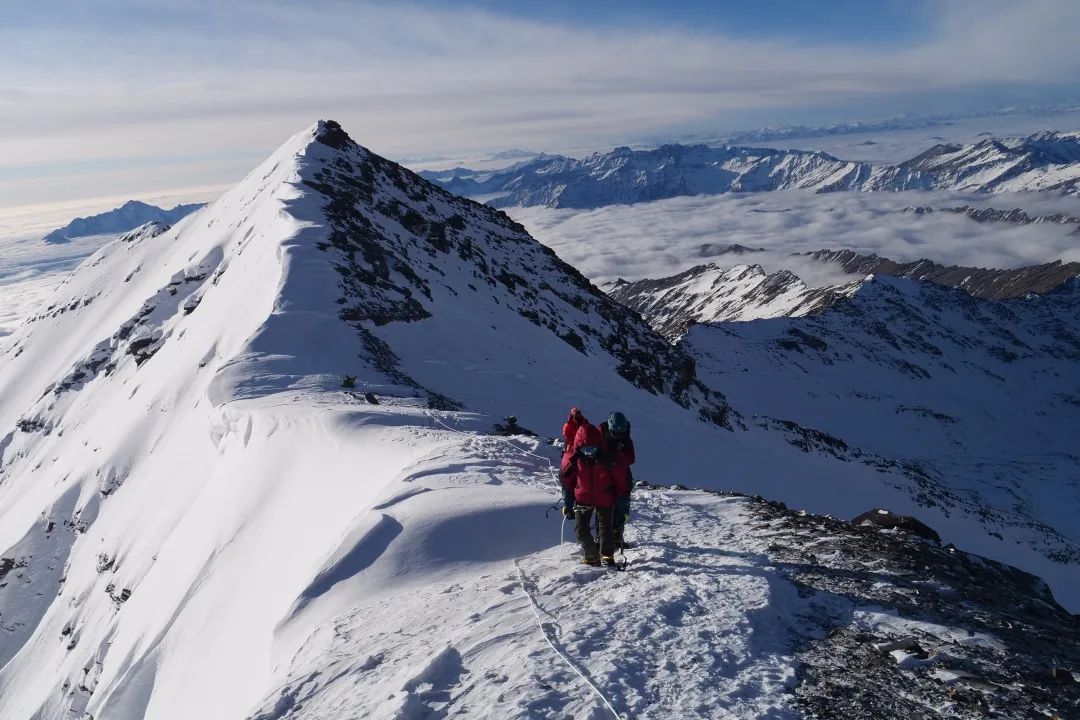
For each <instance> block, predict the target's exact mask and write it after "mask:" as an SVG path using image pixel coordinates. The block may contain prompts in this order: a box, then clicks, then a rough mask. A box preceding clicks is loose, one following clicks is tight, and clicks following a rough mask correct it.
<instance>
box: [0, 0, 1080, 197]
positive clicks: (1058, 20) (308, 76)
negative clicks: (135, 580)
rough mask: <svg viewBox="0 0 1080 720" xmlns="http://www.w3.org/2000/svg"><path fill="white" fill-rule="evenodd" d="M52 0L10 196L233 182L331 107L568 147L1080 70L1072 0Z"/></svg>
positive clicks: (8, 96)
mask: <svg viewBox="0 0 1080 720" xmlns="http://www.w3.org/2000/svg"><path fill="white" fill-rule="evenodd" d="M47 5H48V6H49V7H48V8H44V9H35V8H25V7H23V8H19V9H17V10H15V11H13V13H12V17H11V18H9V22H7V23H5V25H4V27H3V28H0V205H3V206H10V205H18V204H26V203H33V202H44V201H47V200H53V199H61V200H66V199H75V198H78V197H83V196H85V193H87V192H90V191H91V190H92V187H91V186H93V187H97V188H98V191H99V194H106V193H107V194H114V193H119V192H125V191H127V192H135V191H139V190H161V189H164V188H168V187H176V186H180V185H206V184H213V183H220V182H226V181H230V180H234V179H237V178H238V177H240V176H242V175H243V173H244V172H245V171H246V170H248V169H250V167H251V166H252V165H254V164H255V163H256V162H257V161H258V160H259V159H260V158H261V157H262V156H264V155H266V154H267V153H268V152H270V151H271V150H272V149H273V148H274V147H275V146H276V145H277V144H278V143H280V142H281V141H282V140H283V139H284V138H286V137H287V136H288V135H290V134H291V133H293V132H295V131H296V130H297V129H298V128H300V127H303V126H304V125H306V124H309V123H310V122H312V121H313V120H314V119H316V118H318V117H334V118H336V119H338V120H339V121H341V122H342V123H343V124H344V125H345V126H346V128H347V129H348V130H349V132H350V133H351V134H352V135H353V136H354V137H355V138H357V139H358V140H359V141H360V142H362V143H364V144H367V145H369V146H371V147H372V148H373V149H375V150H376V151H378V152H381V153H383V154H387V155H390V156H392V157H403V156H417V155H445V154H463V153H479V152H490V151H493V150H499V149H502V148H506V147H519V146H524V147H530V148H535V149H543V150H556V151H557V150H560V149H565V148H572V147H583V146H597V147H602V146H607V145H611V144H615V143H620V142H625V141H627V140H632V139H634V138H636V137H642V136H645V135H656V134H658V133H664V132H673V133H674V132H680V131H686V130H691V129H698V130H707V129H710V128H713V129H715V128H723V127H727V128H731V127H733V126H735V125H736V124H738V123H739V122H741V121H743V120H746V119H749V118H769V119H775V120H776V121H792V122H797V121H799V120H800V119H801V117H803V115H802V114H804V113H807V112H810V111H814V112H817V113H820V112H822V108H852V109H853V110H852V112H854V111H855V110H854V109H858V110H859V111H861V112H862V113H863V115H864V116H866V115H869V116H873V115H874V114H875V112H876V108H879V107H880V108H889V109H890V110H892V109H895V108H896V107H897V106H898V104H899V105H901V106H902V105H903V103H904V102H905V98H910V99H911V102H915V101H916V99H917V101H918V102H919V103H924V102H926V101H927V98H928V97H931V98H932V97H933V96H934V95H935V93H936V94H938V95H940V96H942V97H945V96H948V95H950V94H955V93H956V92H958V91H961V92H967V91H970V92H971V93H977V92H982V90H981V88H985V87H986V86H987V85H993V86H995V87H996V88H997V90H996V92H997V95H996V97H997V96H1000V98H1004V99H1007V97H1008V91H1007V90H1008V88H1007V86H1008V85H1016V86H1021V85H1025V84H1026V85H1028V86H1030V85H1031V84H1037V85H1039V86H1041V87H1042V86H1045V87H1047V88H1053V87H1068V86H1070V85H1071V84H1073V83H1074V82H1075V81H1074V78H1075V77H1076V76H1077V72H1078V71H1080V53H1078V52H1077V51H1076V50H1075V47H1074V45H1075V43H1074V38H1073V37H1072V35H1073V33H1072V28H1075V27H1076V26H1077V24H1078V23H1080V5H1078V4H1076V3H1074V2H1069V1H1068V0H1045V1H1036V2H1032V3H1024V4H1022V5H1021V4H1016V3H1005V2H991V1H987V2H974V1H967V2H927V3H923V4H919V5H918V6H917V10H914V11H917V12H922V13H929V16H930V22H929V27H930V30H929V32H927V33H926V35H925V36H924V37H923V38H922V39H921V40H919V41H917V42H912V43H909V44H907V45H897V44H896V43H890V44H883V45H882V46H880V47H875V46H874V45H873V44H872V43H868V42H866V38H859V40H860V42H859V43H857V44H856V43H852V44H850V45H844V44H837V43H835V42H833V43H831V44H823V43H815V42H814V39H813V38H805V39H800V40H792V39H791V38H790V36H787V37H784V38H780V37H776V38H768V37H762V36H760V35H755V37H754V38H739V37H734V36H730V35H724V34H722V33H720V32H719V31H705V30H691V29H686V28H680V27H678V26H674V25H672V26H659V25H658V26H651V27H643V26H642V25H641V24H635V25H626V26H623V27H621V26H619V25H618V24H609V25H607V26H605V27H604V28H597V27H588V26H579V25H574V24H572V23H570V22H566V21H563V22H551V21H539V20H536V19H529V18H527V17H522V16H513V17H512V16H509V15H505V14H503V15H500V14H499V13H498V12H495V11H491V10H480V9H477V8H475V7H470V6H468V5H459V6H457V7H451V6H449V5H447V4H434V3H431V4H394V5H392V6H390V5H382V4H374V3H363V2H340V1H335V0H313V1H311V2H305V3H284V2H256V1H255V0H234V1H233V2H229V3H211V2H207V1H205V0H185V1H184V2H180V1H179V0H151V1H150V2H142V3H137V4H136V3H133V2H132V3H125V2H118V1H108V0H102V1H101V2H99V3H77V2H74V1H73V0H67V1H66V2H60V3H49V4H47ZM88 6H91V7H88ZM1033 37H1037V38H1039V48H1040V50H1039V52H1037V53H1035V52H1032V51H1031V48H1030V41H1031V38H1033ZM1000 98H999V99H1000ZM928 109H929V110H933V109H934V108H926V107H924V106H922V105H920V106H912V107H909V111H910V112H919V111H926V110H928ZM177 157H191V158H192V160H191V161H190V162H188V163H178V162H177V161H176V160H175V158H177ZM157 158H166V159H168V161H162V162H160V163H157V162H155V161H156V159H157ZM99 159H100V160H107V161H108V163H107V165H108V166H107V168H104V169H103V171H102V175H101V177H100V178H98V182H97V183H96V184H95V183H94V182H92V176H91V177H88V176H87V174H86V172H85V166H86V164H87V163H92V162H93V161H95V160H99ZM65 163H72V164H78V166H79V168H80V169H79V171H78V172H68V171H66V170H65ZM38 165H41V166H47V167H49V168H51V170H50V171H49V172H48V173H46V174H45V175H46V177H45V179H42V173H41V172H34V171H33V168H34V167H35V166H38ZM19 175H22V176H27V175H33V176H34V177H36V178H38V179H37V180H36V181H35V182H31V183H23V182H19V179H18V176H19ZM80 178H81V179H80Z"/></svg>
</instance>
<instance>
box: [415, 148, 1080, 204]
mask: <svg viewBox="0 0 1080 720" xmlns="http://www.w3.org/2000/svg"><path fill="white" fill-rule="evenodd" d="M421 175H422V176H423V177H425V178H426V179H428V180H431V181H433V182H436V183H439V184H441V185H442V186H443V187H445V188H446V189H448V190H450V191H452V192H455V193H458V194H461V195H466V196H469V197H474V198H483V199H485V200H486V201H487V202H488V204H490V205H492V206H495V207H515V206H517V207H522V206H535V205H540V206H547V207H552V208H579V209H589V208H596V207H602V206H605V205H613V204H628V203H636V202H647V201H651V200H659V199H663V198H670V197H678V196H683V195H700V194H719V193H728V192H765V191H770V190H784V189H805V190H813V191H815V192H837V191H845V190H847V191H852V190H857V191H886V190H887V191H897V190H934V189H937V190H963V191H968V192H1003V191H1031V190H1051V191H1057V192H1062V193H1077V192H1080V132H1076V133H1058V132H1049V131H1047V132H1040V133H1036V134H1034V135H1031V136H1029V137H1026V138H1012V139H985V140H982V141H980V142H977V143H974V144H971V145H966V146H961V145H952V144H939V145H935V146H934V147H932V148H930V149H929V150H927V151H926V152H924V153H922V154H920V155H918V156H916V157H914V158H912V159H910V160H908V161H905V162H903V163H899V164H897V165H885V164H871V163H867V162H853V161H845V160H840V159H838V158H835V157H833V156H832V155H829V154H828V153H824V152H810V151H805V150H777V149H771V148H754V147H740V146H732V145H725V146H722V147H712V146H708V145H678V144H673V145H664V146H662V147H659V148H656V149H655V150H632V149H631V148H629V147H620V148H616V149H615V150H613V151H611V152H609V153H595V154H593V155H590V156H588V157H585V158H581V159H574V158H569V157H564V156H561V155H541V156H537V157H536V158H534V159H532V160H529V161H525V162H521V163H518V164H515V165H512V166H510V167H508V168H505V169H503V170H498V171H494V172H487V171H473V170H469V169H468V168H454V169H453V170H450V171H437V172H423V173H421Z"/></svg>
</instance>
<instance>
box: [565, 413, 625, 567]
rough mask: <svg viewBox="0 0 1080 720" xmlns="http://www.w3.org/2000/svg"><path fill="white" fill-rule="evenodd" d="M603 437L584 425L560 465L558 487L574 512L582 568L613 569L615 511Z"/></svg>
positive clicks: (598, 430) (614, 493)
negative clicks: (595, 530) (594, 523)
mask: <svg viewBox="0 0 1080 720" xmlns="http://www.w3.org/2000/svg"><path fill="white" fill-rule="evenodd" d="M603 444H604V437H603V435H602V434H601V433H600V428H598V427H596V426H595V425H589V424H587V423H586V424H585V425H582V426H581V427H579V428H578V431H577V435H575V436H574V443H573V446H572V447H573V452H572V454H571V456H570V458H569V460H568V461H566V462H564V463H563V473H562V484H563V495H564V502H565V504H566V505H567V506H569V507H572V508H573V509H574V532H575V534H576V535H577V539H578V541H579V542H580V543H581V550H582V554H583V557H582V559H581V562H582V563H584V564H586V565H599V564H600V563H601V561H603V563H604V564H605V565H610V566H614V565H615V547H614V542H613V536H612V531H613V526H612V513H613V512H614V508H615V499H616V485H615V479H614V478H613V477H612V474H611V467H610V465H609V464H608V462H607V455H606V453H605V452H604V451H603ZM594 512H595V513H596V518H597V524H598V525H599V530H600V547H599V548H598V547H597V545H596V540H595V539H593V535H592V527H591V525H592V517H593V513H594Z"/></svg>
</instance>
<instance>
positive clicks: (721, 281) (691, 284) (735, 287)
mask: <svg viewBox="0 0 1080 720" xmlns="http://www.w3.org/2000/svg"><path fill="white" fill-rule="evenodd" d="M859 284H860V281H858V280H855V281H853V282H851V283H849V284H848V285H843V286H837V287H826V288H812V287H808V286H807V285H806V284H805V283H804V282H803V281H802V280H801V279H799V278H798V277H797V276H796V275H795V274H794V273H792V272H790V271H788V270H780V271H778V272H775V273H771V274H767V273H766V272H765V271H764V270H763V269H762V267H761V266H760V265H735V266H733V267H728V268H723V267H720V266H718V265H715V264H713V263H708V264H705V265H697V266H695V267H692V268H690V269H689V270H687V271H685V272H682V273H679V274H678V275H673V276H671V277H667V278H658V279H655V280H653V279H646V280H638V281H636V282H627V281H625V280H618V281H616V282H615V283H613V284H612V285H611V286H610V287H608V288H607V292H608V294H609V295H611V297H613V298H615V299H616V300H618V301H619V302H621V303H622V304H624V305H626V306H627V307H630V308H633V309H634V310H637V311H638V312H639V313H641V315H642V317H644V318H645V320H647V321H648V323H649V324H650V325H652V326H653V327H654V328H656V330H658V331H659V332H661V333H662V334H663V335H664V336H665V337H668V338H671V339H673V340H674V339H677V338H679V337H681V336H682V334H683V333H685V332H686V328H687V327H688V326H689V325H690V324H691V323H702V322H704V323H718V322H739V321H746V320H757V319H761V318H776V317H800V316H803V315H809V314H811V313H815V312H820V311H821V310H823V309H824V308H826V307H829V306H831V305H832V304H833V303H834V302H836V300H837V299H839V298H841V297H847V296H849V295H850V294H851V293H852V292H854V291H855V290H856V289H857V288H858V287H859Z"/></svg>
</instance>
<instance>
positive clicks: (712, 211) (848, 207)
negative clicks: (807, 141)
mask: <svg viewBox="0 0 1080 720" xmlns="http://www.w3.org/2000/svg"><path fill="white" fill-rule="evenodd" d="M964 204H967V205H976V206H979V207H996V208H1005V209H1010V208H1014V207H1021V208H1024V209H1025V210H1026V211H1027V212H1029V213H1032V214H1048V213H1053V212H1069V213H1073V212H1075V210H1076V200H1075V198H1062V197H1051V196H1045V195H1041V194H1030V193H1029V194H1011V193H1002V194H996V195H989V196H975V197H973V196H971V195H964V194H959V193H944V192H903V193H829V194H820V195H819V194H814V193H808V192H804V191H797V190H792V191H781V192H771V193H756V194H752V195H714V196H696V197H683V198H673V199H671V200H660V201H657V202H652V203H640V204H637V205H613V206H609V207H606V208H600V209H598V210H589V211H575V210H550V209H547V208H512V209H511V210H510V214H511V215H512V216H513V217H514V218H515V219H516V220H518V221H519V222H521V223H522V224H524V225H525V226H526V227H527V228H528V229H529V232H530V233H532V234H533V236H534V237H536V238H537V239H538V240H540V241H541V242H543V243H544V244H546V245H548V246H549V247H551V248H552V249H554V250H555V251H556V252H557V253H558V254H559V255H560V256H561V257H562V258H563V259H564V260H566V261H567V262H568V263H570V264H571V265H574V266H575V267H577V268H578V269H579V270H581V271H582V272H583V273H585V275H587V276H588V277H590V278H591V279H592V280H594V281H596V282H604V281H610V280H615V279H616V278H619V277H622V278H625V279H627V280H637V279H641V278H643V277H663V276H667V275H672V274H674V273H677V272H680V271H682V270H685V269H687V268H689V267H692V266H694V265H697V264H699V263H702V262H710V261H715V262H717V263H718V264H720V265H722V266H727V265H735V264H739V263H744V262H749V263H757V264H760V265H762V266H763V267H765V269H766V270H769V271H775V270H777V269H780V268H786V269H789V270H791V271H793V272H795V273H796V274H797V275H799V276H800V277H802V278H803V280H805V281H806V282H807V283H808V284H812V285H824V284H831V283H834V282H838V281H839V279H840V276H838V275H836V274H834V273H829V272H826V271H824V270H823V269H822V268H821V267H820V266H819V265H817V264H814V263H807V262H805V261H800V260H798V259H793V258H790V257H789V255H790V254H791V253H804V252H812V251H814V250H821V249H830V250H837V249H845V248H847V249H850V250H854V251H856V252H860V253H877V254H878V255H882V256H885V257H888V258H891V259H893V260H897V261H911V260H919V259H922V258H928V259H930V260H934V261H937V262H940V263H944V264H956V265H966V266H974V267H993V268H1014V267H1022V266H1025V265H1034V264H1039V263H1044V262H1049V261H1051V260H1055V259H1063V260H1066V261H1080V236H1077V235H1073V234H1070V233H1071V232H1072V230H1073V229H1074V227H1073V226H1067V225H1009V224H1006V223H978V222H975V221H974V220H971V219H970V218H968V217H967V216H964V215H955V214H951V213H934V214H931V215H925V216H917V215H914V214H912V213H905V212H903V210H904V208H907V207H914V206H919V205H929V206H932V207H956V206H959V205H964ZM730 244H740V245H744V246H746V247H752V248H765V249H766V250H768V251H770V252H768V253H766V254H761V255H758V254H755V255H746V256H741V257H740V256H733V255H725V256H721V257H717V256H716V252H715V250H711V249H708V248H706V249H705V250H703V249H702V247H703V246H710V245H713V246H726V245H730Z"/></svg>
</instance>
